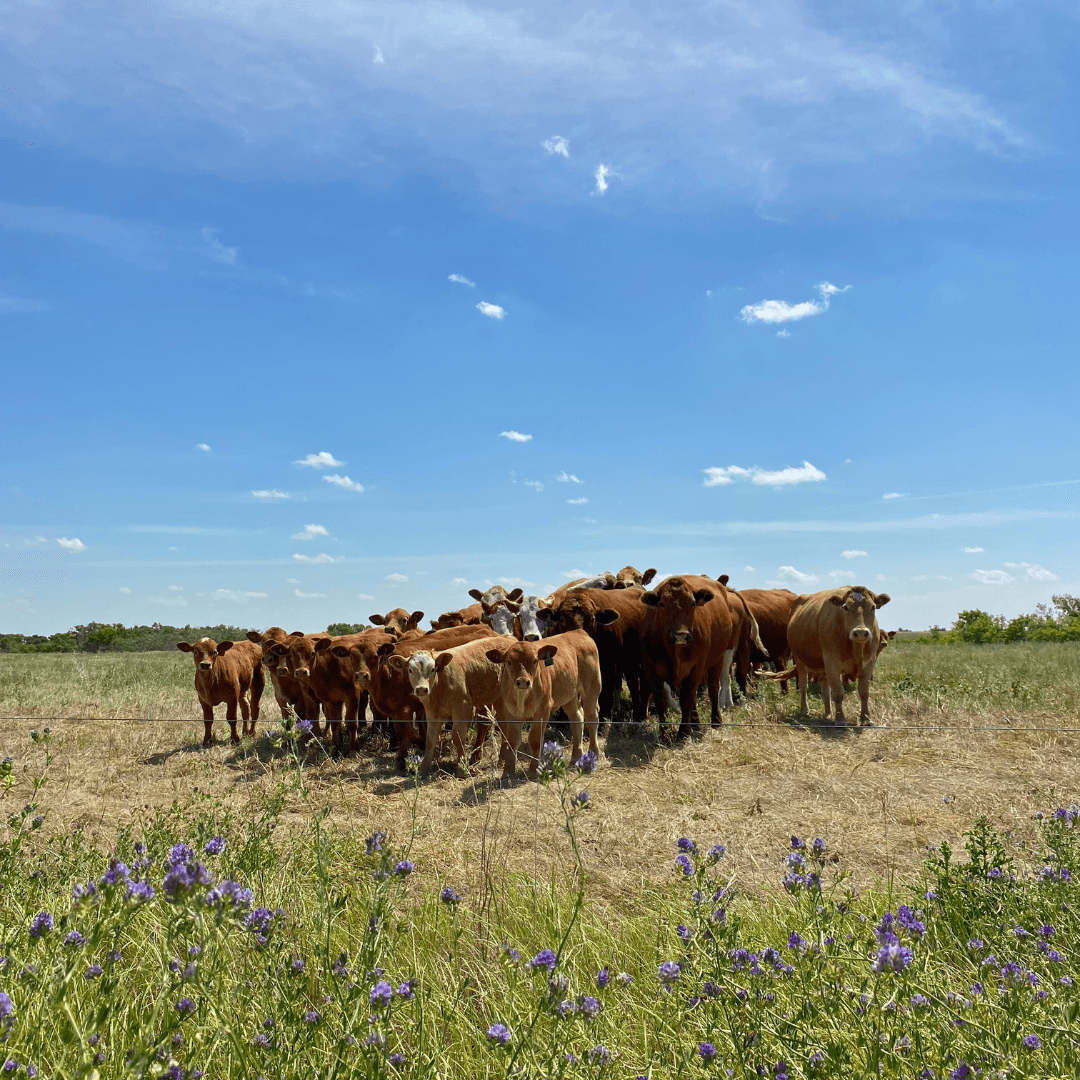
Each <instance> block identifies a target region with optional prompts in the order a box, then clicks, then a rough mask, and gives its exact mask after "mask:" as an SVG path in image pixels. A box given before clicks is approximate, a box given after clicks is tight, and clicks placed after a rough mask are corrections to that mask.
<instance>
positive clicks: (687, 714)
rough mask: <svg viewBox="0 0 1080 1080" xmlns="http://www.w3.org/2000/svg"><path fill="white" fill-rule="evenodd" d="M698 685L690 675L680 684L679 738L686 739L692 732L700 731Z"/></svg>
mask: <svg viewBox="0 0 1080 1080" xmlns="http://www.w3.org/2000/svg"><path fill="white" fill-rule="evenodd" d="M697 692H698V684H697V683H696V682H694V681H693V680H692V679H691V677H690V676H689V675H687V676H686V678H685V679H683V681H682V682H681V683H680V684H679V709H680V710H681V712H680V720H679V738H680V739H685V738H688V737H689V736H690V733H691V732H694V731H699V730H700V728H701V724H700V723H699V721H698V714H697Z"/></svg>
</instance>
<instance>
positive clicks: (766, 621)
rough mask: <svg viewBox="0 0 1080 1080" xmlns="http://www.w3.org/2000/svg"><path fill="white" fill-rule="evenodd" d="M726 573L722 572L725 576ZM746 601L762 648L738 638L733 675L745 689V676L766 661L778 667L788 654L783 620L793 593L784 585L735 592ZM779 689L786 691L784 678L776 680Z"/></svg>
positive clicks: (788, 657) (788, 611)
mask: <svg viewBox="0 0 1080 1080" xmlns="http://www.w3.org/2000/svg"><path fill="white" fill-rule="evenodd" d="M726 576H727V575H726V574H725V575H722V577H726ZM736 595H738V596H739V597H741V599H742V600H743V602H744V603H745V604H746V606H747V608H748V609H749V610H750V614H751V615H753V616H754V619H755V621H756V622H757V628H758V633H759V635H760V636H761V642H762V644H763V645H764V649H759V648H758V647H757V646H756V645H754V643H753V642H752V641H750V640H748V639H747V638H745V637H744V638H742V639H741V640H740V642H739V646H738V648H737V650H736V653H735V677H736V679H737V680H738V683H739V688H740V689H741V690H742V691H743V693H746V682H747V679H748V678H749V677H750V676H751V675H752V674H753V672H754V671H755V670H757V668H758V667H759V666H760V665H761V664H763V663H766V662H767V661H770V660H771V661H773V662H775V663H776V665H777V668H778V669H780V670H782V669H783V668H784V667H785V666H786V664H787V662H788V660H789V659H790V658H791V651H790V650H789V649H788V643H787V624H788V617H789V616H790V614H791V605H792V604H794V603H795V594H794V593H793V592H790V591H789V590H787V589H739V590H738V593H737V594H736ZM780 691H781V693H784V694H786V693H787V680H786V679H783V680H780Z"/></svg>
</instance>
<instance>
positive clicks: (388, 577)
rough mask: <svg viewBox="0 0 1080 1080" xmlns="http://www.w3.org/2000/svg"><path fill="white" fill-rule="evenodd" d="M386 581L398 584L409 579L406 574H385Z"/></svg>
mask: <svg viewBox="0 0 1080 1080" xmlns="http://www.w3.org/2000/svg"><path fill="white" fill-rule="evenodd" d="M386 580H387V581H396V582H399V583H400V582H403V581H408V580H409V577H408V575H407V574H387V575H386Z"/></svg>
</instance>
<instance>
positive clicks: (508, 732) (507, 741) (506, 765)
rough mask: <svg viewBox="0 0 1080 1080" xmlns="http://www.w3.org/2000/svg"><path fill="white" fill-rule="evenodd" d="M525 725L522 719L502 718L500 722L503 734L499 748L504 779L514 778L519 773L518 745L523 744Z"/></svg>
mask: <svg viewBox="0 0 1080 1080" xmlns="http://www.w3.org/2000/svg"><path fill="white" fill-rule="evenodd" d="M523 726H524V725H523V724H522V722H521V721H520V720H501V721H500V722H499V734H500V735H501V740H500V742H501V745H500V747H499V749H500V757H501V758H502V767H503V779H504V780H513V779H514V777H515V776H516V775H517V755H518V747H520V746H521V732H522V728H523Z"/></svg>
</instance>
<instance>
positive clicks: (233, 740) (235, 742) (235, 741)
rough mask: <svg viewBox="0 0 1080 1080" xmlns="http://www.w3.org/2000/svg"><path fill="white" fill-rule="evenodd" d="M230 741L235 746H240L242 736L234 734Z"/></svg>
mask: <svg viewBox="0 0 1080 1080" xmlns="http://www.w3.org/2000/svg"><path fill="white" fill-rule="evenodd" d="M229 742H231V743H232V744H233V746H239V745H240V737H239V736H238V735H234V736H233V737H232V738H231V739H230V740H229Z"/></svg>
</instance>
